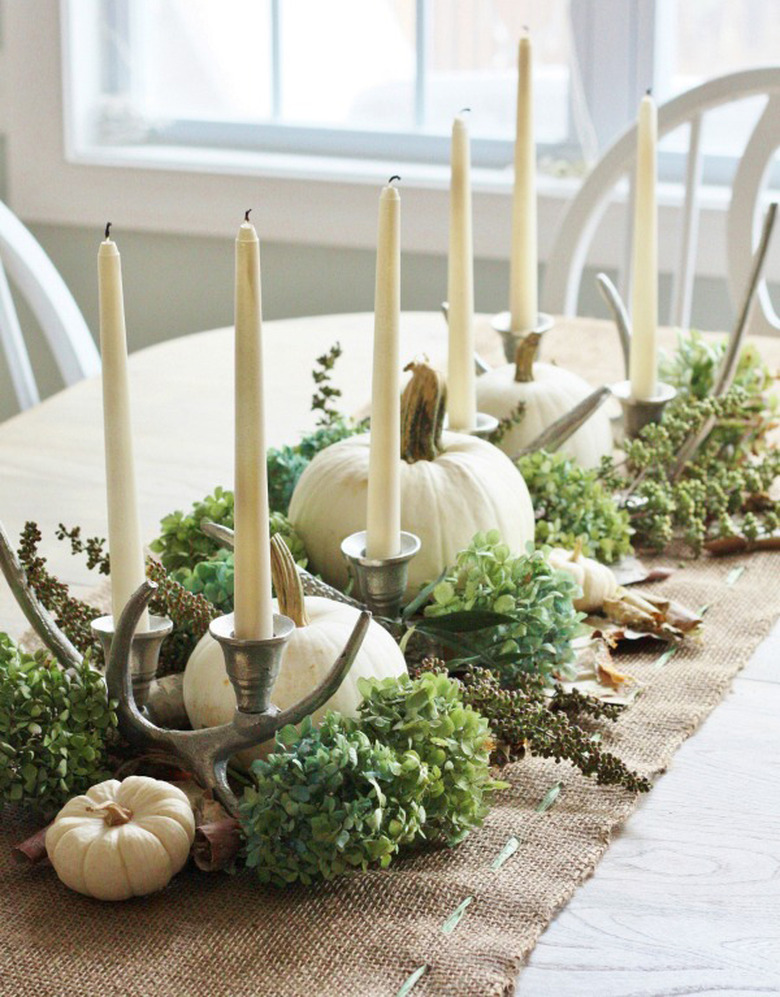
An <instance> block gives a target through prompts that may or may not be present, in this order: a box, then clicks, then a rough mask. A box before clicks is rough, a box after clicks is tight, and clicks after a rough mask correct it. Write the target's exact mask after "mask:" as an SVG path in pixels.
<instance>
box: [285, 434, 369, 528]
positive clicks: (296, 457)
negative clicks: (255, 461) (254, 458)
mask: <svg viewBox="0 0 780 997" xmlns="http://www.w3.org/2000/svg"><path fill="white" fill-rule="evenodd" d="M365 428H366V427H365V425H364V424H362V423H356V422H353V421H352V420H351V419H347V418H345V417H344V416H336V417H335V418H334V419H332V420H331V421H330V422H329V423H328V424H327V425H325V426H319V427H318V428H317V429H315V430H314V432H312V433H307V435H306V436H303V437H302V438H301V440H300V441H299V442H298V443H296V444H295V445H294V446H283V447H279V448H276V447H269V448H268V500H269V502H270V505H271V509H273V510H274V511H276V512H283V513H286V512H287V510H288V508H289V507H290V499H291V498H292V493H293V491H294V490H295V486H296V485H297V484H298V479H299V478H300V476H301V475H302V474H303V472H304V471H305V470H306V468H307V467H308V466H309V464H310V462H311V461H312V460H313V459H314V458H315V457H316V456H317V454H318V453H319V452H320V450H324V449H325V448H326V447H329V446H330V445H331V444H332V443H338V442H339V440H345V439H346V438H347V437H348V436H355V435H356V434H357V433H363V432H365Z"/></svg>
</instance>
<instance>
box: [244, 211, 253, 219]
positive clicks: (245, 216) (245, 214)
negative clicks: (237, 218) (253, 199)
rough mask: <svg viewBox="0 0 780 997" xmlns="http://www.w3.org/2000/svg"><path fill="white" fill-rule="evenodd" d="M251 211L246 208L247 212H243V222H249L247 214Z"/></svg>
mask: <svg viewBox="0 0 780 997" xmlns="http://www.w3.org/2000/svg"><path fill="white" fill-rule="evenodd" d="M251 210H252V209H251V208H247V210H246V211H245V212H244V221H245V222H249V212H250V211H251Z"/></svg>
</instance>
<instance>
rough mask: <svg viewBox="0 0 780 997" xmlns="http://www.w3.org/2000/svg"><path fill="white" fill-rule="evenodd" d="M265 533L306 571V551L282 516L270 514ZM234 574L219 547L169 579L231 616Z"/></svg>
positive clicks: (230, 559) (228, 555)
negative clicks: (280, 543) (277, 540)
mask: <svg viewBox="0 0 780 997" xmlns="http://www.w3.org/2000/svg"><path fill="white" fill-rule="evenodd" d="M269 533H270V535H271V536H275V535H276V534H279V535H281V536H282V538H283V539H284V541H285V543H286V544H287V546H288V547H289V549H290V553H291V554H292V556H293V558H294V559H295V561H296V563H297V564H298V565H299V566H300V567H301V568H305V567H306V565H307V564H308V559H307V557H306V548H305V547H304V546H303V541H302V540H301V538H300V537H299V536H298V534H297V533H296V532H295V530H294V529H293V526H292V523H291V522H290V521H289V519H287V517H286V516H283V515H282V514H281V513H280V512H272V513H271V518H270V522H269ZM234 571H235V566H234V558H233V551H231V550H226V549H225V548H224V547H223V548H220V549H218V550H217V552H216V553H215V554H212V555H211V557H210V558H209V559H208V560H207V561H198V562H197V564H195V566H194V567H192V568H190V567H181V568H177V569H176V570H175V571H173V572H172V573H171V575H172V577H173V579H174V580H175V581H177V582H179V584H181V585H183V586H184V588H186V589H187V590H188V591H189V592H194V593H195V594H196V595H197V594H202V595H204V596H205V597H206V598H207V599H208V600H209V602H210V603H212V604H213V605H214V606H216V607H217V609H219V610H220V612H222V613H232V612H233V574H234Z"/></svg>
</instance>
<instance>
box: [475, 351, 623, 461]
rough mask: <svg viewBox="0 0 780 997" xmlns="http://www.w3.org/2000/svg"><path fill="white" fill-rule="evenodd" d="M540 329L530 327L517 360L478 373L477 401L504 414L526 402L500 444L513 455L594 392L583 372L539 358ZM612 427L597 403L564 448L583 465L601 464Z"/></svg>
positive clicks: (497, 414)
mask: <svg viewBox="0 0 780 997" xmlns="http://www.w3.org/2000/svg"><path fill="white" fill-rule="evenodd" d="M539 338H540V337H539V334H538V333H529V334H528V335H527V336H526V337H525V338H524V339H523V340H522V342H521V343H520V344H519V345H518V347H517V354H516V359H515V363H514V364H506V365H505V366H503V367H496V368H494V369H493V370H490V371H487V372H486V373H485V374H482V375H481V376H480V377H478V378H477V407H478V408H479V410H480V412H487V414H488V415H493V416H495V417H496V418H498V419H504V418H506V417H507V416H509V415H511V414H512V413H513V412H515V411H516V410H517V407H518V405H520V404H521V403H522V405H523V406H524V409H523V414H522V418H521V419H520V421H519V422H518V423H517V424H516V425H514V426H512V427H511V428H510V429H509V431H508V432H507V433H506V434H505V435H504V437H503V439H502V440H501V442H500V443H499V444H498V445H499V446H500V447H501V449H502V450H503V451H504V453H506V454H508V455H509V456H510V457H514V456H516V455H517V454H518V453H519V452H520V451H521V450H522V449H523V447H526V446H528V445H529V444H530V443H533V441H534V440H535V439H536V437H537V436H539V434H540V433H542V432H544V430H545V429H547V428H548V427H549V426H551V425H552V424H553V423H554V422H556V421H557V420H558V419H560V417H561V416H563V415H566V413H567V412H569V411H571V409H573V408H574V406H575V405H577V404H578V403H579V402H581V401H582V400H583V399H584V398H587V397H588V395H589V394H590V393H591V392H592V390H593V389H592V388H591V386H590V385H589V384H588V383H587V381H584V380H583V379H582V378H581V377H580V376H579V375H578V374H574V373H572V371H570V370H566V369H565V368H563V367H556V366H555V365H554V364H546V363H534V359H535V356H536V353H537V351H538V348H539ZM612 442H613V441H612V427H611V424H610V420H609V416H608V415H607V413H606V411H605V410H604V408H603V407H601V408H599V409H597V410H596V411H595V412H594V413H593V414H592V415H591V416H590V418H589V419H588V420H587V421H586V422H585V423H584V424H583V425H582V426H580V428H579V429H578V430H577V431H576V432H575V433H573V434H572V435H571V436H570V437H569V439H568V440H566V441H565V443H562V444H561V446H560V448H559V450H560V452H561V453H564V454H566V455H567V456H569V457H574V458H575V459H576V460H577V461H578V463H580V464H581V465H582V466H583V467H598V465H599V462H600V461H601V458H602V457H603V456H604V455H607V454H611V453H612Z"/></svg>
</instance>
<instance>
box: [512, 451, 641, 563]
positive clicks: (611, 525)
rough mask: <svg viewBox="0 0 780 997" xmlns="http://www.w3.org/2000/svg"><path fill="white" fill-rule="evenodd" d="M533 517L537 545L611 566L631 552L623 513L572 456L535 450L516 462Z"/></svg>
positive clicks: (597, 477) (597, 478) (594, 474)
mask: <svg viewBox="0 0 780 997" xmlns="http://www.w3.org/2000/svg"><path fill="white" fill-rule="evenodd" d="M517 468H518V470H519V471H520V473H521V474H522V476H523V478H524V479H525V483H526V485H527V486H528V491H529V492H530V493H531V501H532V502H533V506H534V512H535V513H536V542H537V543H538V544H548V545H549V546H551V547H557V546H560V547H566V548H567V549H569V550H571V549H573V548H574V546H575V544H576V543H577V541H579V542H580V544H581V548H582V552H583V554H585V555H587V556H588V557H595V558H596V559H597V560H599V561H603V562H604V563H605V564H612V563H613V562H614V561H617V560H618V559H619V558H621V557H622V556H623V555H624V554H628V553H630V552H631V540H630V537H631V527H630V525H629V517H628V513H627V512H625V511H624V510H623V509H620V508H619V507H618V503H617V502H616V500H615V498H614V497H613V495H612V494H611V492H610V488H609V483H608V482H605V481H603V480H601V479H600V474H599V472H598V471H596V470H586V469H585V468H583V467H581V466H580V465H579V464H578V463H577V462H576V461H575V460H574V459H573V458H571V457H566V456H565V455H563V454H560V453H548V452H547V451H545V450H540V451H538V452H537V453H532V454H528V455H526V456H525V457H521V458H520V459H519V460H518V461H517Z"/></svg>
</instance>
